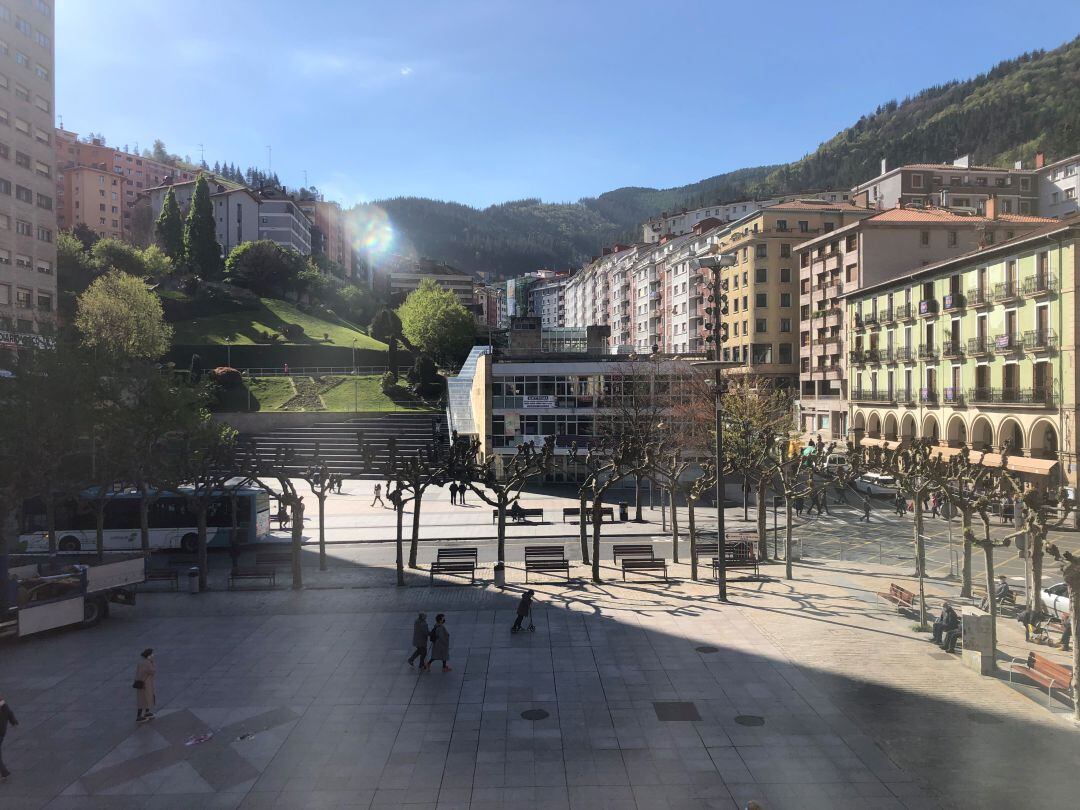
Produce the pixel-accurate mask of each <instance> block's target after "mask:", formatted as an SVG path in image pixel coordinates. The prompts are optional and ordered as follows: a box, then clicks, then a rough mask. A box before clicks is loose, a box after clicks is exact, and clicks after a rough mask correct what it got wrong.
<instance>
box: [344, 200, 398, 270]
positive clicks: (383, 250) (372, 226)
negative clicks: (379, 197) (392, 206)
mask: <svg viewBox="0 0 1080 810" xmlns="http://www.w3.org/2000/svg"><path fill="white" fill-rule="evenodd" d="M350 217H351V218H352V225H353V227H352V232H353V246H354V247H355V248H356V249H357V250H359V251H362V252H364V253H366V254H367V255H368V256H369V257H370V258H372V259H377V258H379V257H381V256H386V255H389V254H390V253H391V252H392V250H393V247H394V226H393V225H391V224H390V217H389V216H388V215H387V213H386V211H385V210H384V209H382V208H380V207H379V206H377V205H360V206H357V207H356V208H354V209H353V210H352V212H351V214H350Z"/></svg>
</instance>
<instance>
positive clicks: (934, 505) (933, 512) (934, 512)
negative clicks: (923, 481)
mask: <svg viewBox="0 0 1080 810" xmlns="http://www.w3.org/2000/svg"><path fill="white" fill-rule="evenodd" d="M940 508H941V501H940V500H939V499H938V494H937V493H936V492H935V493H934V494H933V495H931V496H930V517H935V518H936V517H937V516H938V509H940Z"/></svg>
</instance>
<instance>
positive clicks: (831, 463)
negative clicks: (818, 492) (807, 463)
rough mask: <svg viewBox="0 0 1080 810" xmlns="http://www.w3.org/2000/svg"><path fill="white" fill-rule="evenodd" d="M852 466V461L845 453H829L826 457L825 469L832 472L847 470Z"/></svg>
mask: <svg viewBox="0 0 1080 810" xmlns="http://www.w3.org/2000/svg"><path fill="white" fill-rule="evenodd" d="M850 467H851V462H850V461H848V458H847V456H845V455H844V454H843V453H829V455H828V456H827V457H826V459H825V469H826V471H828V472H831V473H842V472H846V471H847V470H848V469H850Z"/></svg>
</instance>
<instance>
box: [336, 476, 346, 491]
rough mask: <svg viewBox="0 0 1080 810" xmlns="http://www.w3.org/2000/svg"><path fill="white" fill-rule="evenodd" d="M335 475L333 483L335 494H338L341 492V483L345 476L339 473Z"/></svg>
mask: <svg viewBox="0 0 1080 810" xmlns="http://www.w3.org/2000/svg"><path fill="white" fill-rule="evenodd" d="M336 477H337V481H336V482H335V483H336V484H337V494H338V495H340V494H341V484H342V482H343V481H344V480H345V476H344V475H342V474H341V473H338V475H337V476H336Z"/></svg>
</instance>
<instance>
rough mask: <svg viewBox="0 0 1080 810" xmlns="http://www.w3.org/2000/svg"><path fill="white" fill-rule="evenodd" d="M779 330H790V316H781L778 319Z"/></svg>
mask: <svg viewBox="0 0 1080 810" xmlns="http://www.w3.org/2000/svg"><path fill="white" fill-rule="evenodd" d="M780 331H781V332H790V331H791V318H781V319H780Z"/></svg>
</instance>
